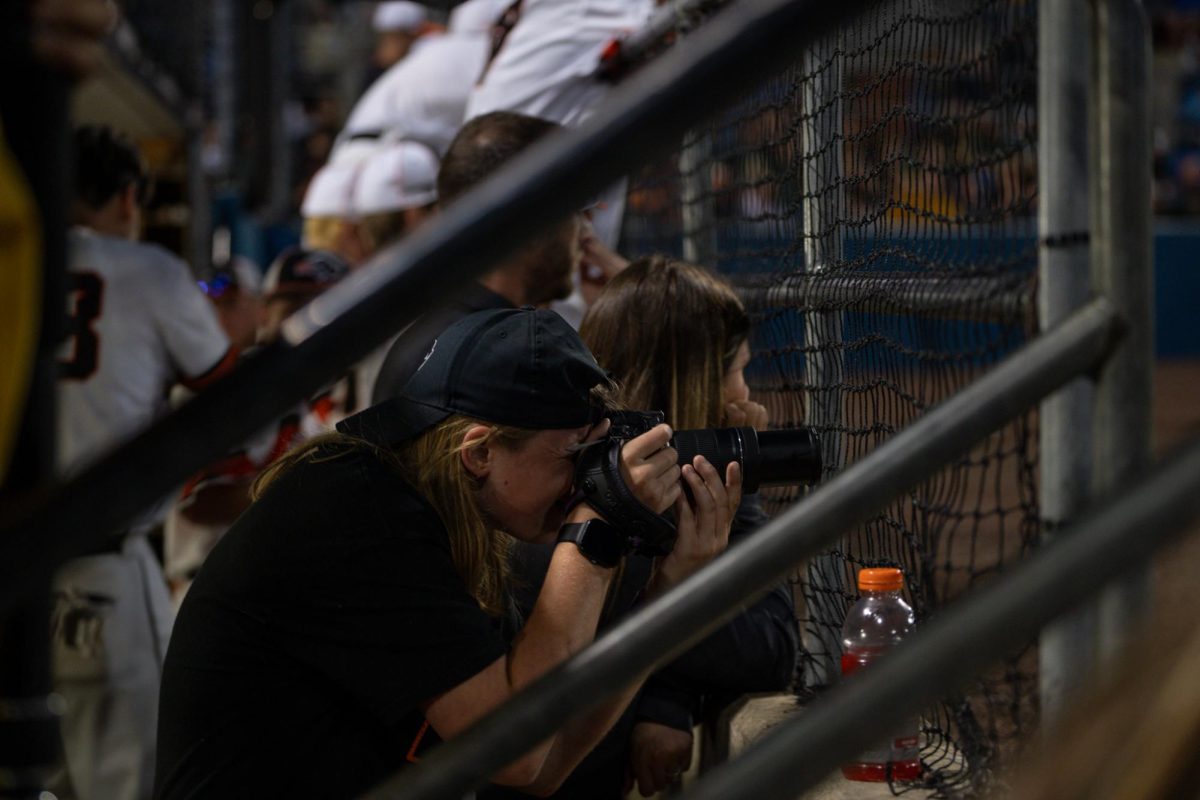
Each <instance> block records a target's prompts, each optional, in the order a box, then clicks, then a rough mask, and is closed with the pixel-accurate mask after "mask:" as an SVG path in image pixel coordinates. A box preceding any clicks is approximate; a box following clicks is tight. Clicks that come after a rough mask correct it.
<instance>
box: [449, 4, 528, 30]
mask: <svg viewBox="0 0 1200 800" xmlns="http://www.w3.org/2000/svg"><path fill="white" fill-rule="evenodd" d="M510 5H512V0H467V2H465V3H461V4H459V5H458V6H456V7H455V9H454V10H453V11H451V12H450V22H449V24H448V25H447V26H446V28H447V29H448V30H449V31H450V32H451V33H459V34H462V33H487V32H489V31H491V29H492V26H493V25H495V24H496V22H497V21H499V19H500V15H501V14H503V13H504V10H505V9H506V8H508V7H509V6H510Z"/></svg>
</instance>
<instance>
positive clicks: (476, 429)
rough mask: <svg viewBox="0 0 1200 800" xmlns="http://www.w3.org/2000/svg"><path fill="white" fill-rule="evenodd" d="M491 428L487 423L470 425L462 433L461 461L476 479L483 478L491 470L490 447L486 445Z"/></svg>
mask: <svg viewBox="0 0 1200 800" xmlns="http://www.w3.org/2000/svg"><path fill="white" fill-rule="evenodd" d="M491 433H492V429H491V428H490V427H488V426H487V425H472V426H471V427H470V428H468V429H467V432H466V433H464V434H463V440H462V451H461V452H462V462H463V466H464V467H466V468H467V472H469V473H471V474H472V475H473V476H475V478H477V479H478V480H483V479H484V478H486V477H487V476H488V473H490V472H491V471H492V455H493V451H492V448H491V447H489V446H488V437H489V436H491Z"/></svg>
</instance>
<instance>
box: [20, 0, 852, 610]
mask: <svg viewBox="0 0 1200 800" xmlns="http://www.w3.org/2000/svg"><path fill="white" fill-rule="evenodd" d="M869 6H870V2H868V0H858V1H857V2H856V1H855V0H850V2H845V3H826V2H822V0H745V2H742V3H739V4H738V5H737V7H736V8H734V9H727V10H726V11H725V12H722V13H721V14H720V15H718V16H717V17H716V18H714V19H713V20H712V21H711V22H710V23H709V24H707V25H705V26H703V27H702V28H701V29H700V30H698V31H697V32H696V34H695V35H694V36H692V37H691V38H690V39H689V41H688V47H686V48H674V49H672V50H670V51H668V52H667V53H665V54H664V55H663V56H662V57H661V58H660V59H659V60H657V61H655V62H654V63H653V64H650V65H648V66H646V67H645V68H644V69H642V70H640V71H638V72H637V73H636V74H635V75H633V76H632V77H631V78H630V80H629V82H628V83H627V84H624V85H622V86H620V87H618V89H617V90H616V91H615V92H614V93H613V95H612V97H610V98H609V102H608V103H607V104H606V105H605V106H604V107H603V108H601V109H599V110H598V111H597V113H596V115H595V116H594V117H593V118H591V119H590V120H589V121H588V122H587V123H586V124H585V125H583V126H582V127H580V128H578V129H576V130H573V131H568V132H562V133H560V134H557V135H555V136H552V137H549V138H548V139H547V141H545V142H544V143H543V144H542V145H541V146H539V147H536V148H532V149H531V151H530V152H529V153H527V154H524V155H522V156H521V157H520V158H517V159H515V160H514V161H513V163H511V164H509V165H507V166H506V167H505V168H504V169H502V170H500V171H499V172H498V173H497V174H496V175H495V176H494V177H493V178H492V179H490V180H488V181H487V182H485V183H484V184H483V185H482V186H480V187H479V188H478V189H476V190H474V191H472V192H471V193H470V194H469V195H467V196H464V197H463V198H461V199H460V200H459V201H458V202H456V203H455V204H454V205H452V206H451V207H450V208H448V209H446V211H444V212H443V213H442V214H441V215H440V217H439V219H438V220H437V221H436V222H435V223H434V224H431V225H429V226H427V227H423V228H421V229H419V230H417V231H415V232H414V233H413V234H412V235H411V236H409V237H408V238H406V239H405V240H404V242H403V243H402V244H401V245H399V246H398V247H396V248H394V249H392V250H389V251H387V252H385V253H383V254H381V255H380V256H379V257H378V258H376V259H375V260H374V261H373V262H372V263H371V264H370V265H368V267H366V268H364V269H362V270H359V271H358V272H356V273H355V274H354V275H352V276H351V278H350V279H348V280H346V281H344V282H343V283H341V284H339V285H338V286H336V287H334V288H333V289H331V290H330V291H329V292H327V293H326V294H324V295H322V296H321V297H320V298H319V299H318V300H317V301H315V302H313V303H311V304H309V306H307V307H306V308H305V309H304V310H302V311H301V312H299V313H298V314H297V315H295V316H293V317H291V318H290V319H289V320H288V321H287V323H286V324H285V326H284V338H283V340H281V341H279V342H276V343H275V344H273V345H270V346H268V347H266V348H264V349H263V350H262V351H261V352H259V353H257V354H256V355H254V356H252V357H250V358H247V359H246V360H245V362H244V363H242V364H241V365H240V366H239V367H238V368H237V369H236V370H235V371H234V372H233V373H232V374H231V375H229V376H228V377H226V378H225V379H224V380H222V381H219V382H218V383H217V384H215V385H214V386H212V387H211V388H210V389H209V390H207V391H205V392H202V393H201V394H200V395H198V396H197V397H196V398H195V399H193V400H192V401H191V402H189V403H187V404H185V405H184V406H183V407H181V408H180V409H179V410H177V411H176V412H174V413H172V414H170V415H169V416H167V417H164V418H162V419H160V420H159V421H157V422H156V423H154V424H153V425H152V426H150V427H149V428H147V429H146V430H145V431H143V432H142V433H141V434H139V435H138V436H137V437H135V438H134V439H132V440H131V441H129V442H128V443H126V444H125V445H123V446H121V447H120V448H118V449H117V450H115V451H114V452H112V453H111V454H109V455H107V456H105V457H103V458H101V459H100V460H99V461H97V462H96V463H95V464H93V465H92V466H91V467H89V468H87V469H86V470H85V471H84V472H82V473H80V474H79V475H77V476H76V477H74V478H73V479H71V480H70V481H68V482H67V483H66V484H64V485H63V486H61V487H58V488H57V489H56V490H55V491H53V492H51V493H50V494H48V495H46V496H44V497H42V498H40V499H39V500H37V501H36V502H33V503H32V504H30V505H28V506H27V507H25V508H21V509H12V508H7V509H4V512H5V514H4V521H5V524H4V525H3V529H2V530H0V610H2V609H5V608H8V607H9V606H11V605H12V604H13V603H14V602H16V601H17V599H18V598H20V597H21V596H23V595H24V594H26V593H28V592H30V591H32V590H34V589H35V585H34V578H33V576H34V575H35V574H37V573H39V572H44V571H45V570H46V569H48V568H50V567H52V566H53V565H55V564H58V563H61V562H62V561H64V560H66V559H67V558H69V557H71V556H73V555H75V554H77V553H80V552H83V551H85V550H86V549H88V548H89V547H92V546H95V545H97V544H100V543H102V542H103V539H104V538H105V537H106V536H108V535H109V534H110V533H111V532H112V531H115V530H117V529H118V528H119V527H120V526H121V525H123V524H124V523H125V522H127V521H128V520H129V519H132V518H133V517H134V516H135V515H136V514H138V513H139V512H140V511H141V510H142V509H143V508H145V507H146V506H148V505H150V504H152V503H153V502H155V501H156V500H157V499H158V498H160V497H162V496H164V495H166V494H168V493H169V492H170V491H172V490H173V489H174V488H175V487H176V486H178V485H180V484H181V483H182V482H183V481H184V480H186V479H187V477H188V476H189V475H190V474H192V473H193V472H194V471H195V470H197V469H199V468H201V467H203V466H204V465H205V464H208V463H211V462H213V461H214V460H216V459H217V458H219V457H221V456H222V455H223V454H224V453H225V452H227V451H228V450H229V449H230V448H231V447H233V446H235V445H236V444H238V443H239V442H241V441H243V440H245V439H246V438H247V437H248V436H250V435H252V434H253V433H254V432H255V431H257V430H259V429H260V428H261V427H262V426H264V425H266V424H268V423H270V422H271V421H272V420H273V419H276V418H278V417H279V416H281V415H282V414H284V413H286V412H287V411H288V410H289V409H290V408H291V407H292V405H293V404H294V403H295V402H296V401H298V400H299V399H300V398H303V397H306V396H309V395H311V394H312V393H313V392H315V391H317V390H318V389H320V388H321V387H322V386H323V385H325V384H327V383H329V382H331V381H333V380H335V379H336V378H337V377H338V376H339V375H340V374H341V372H342V371H343V370H344V369H345V367H346V365H347V364H352V363H355V362H357V361H359V360H361V359H362V358H364V357H365V356H366V355H368V354H369V353H370V352H371V351H372V350H373V349H374V348H376V347H378V346H380V345H381V344H383V343H384V342H385V341H387V339H388V338H389V337H390V336H392V335H393V334H395V333H396V332H397V331H398V330H400V329H402V328H403V327H404V326H405V325H406V324H407V323H408V322H410V321H411V320H412V319H413V318H414V317H415V316H416V315H417V314H419V313H420V312H421V311H422V310H424V309H426V308H428V307H429V306H430V304H432V303H435V302H436V301H438V300H439V299H441V298H443V297H446V296H447V295H449V294H450V292H451V291H452V290H453V289H454V288H455V287H457V286H461V285H462V284H463V283H464V282H465V281H468V280H470V279H472V278H474V277H475V276H476V275H478V274H480V273H482V272H483V271H484V270H486V269H487V268H488V267H490V266H491V265H493V264H495V263H497V261H499V260H500V259H502V258H504V256H506V255H507V254H508V253H510V252H511V251H512V250H513V249H515V248H516V247H518V246H520V245H521V244H522V243H523V242H524V241H526V240H527V238H528V237H529V236H531V235H534V234H535V233H537V232H538V231H540V230H544V226H545V224H546V221H547V220H549V219H553V218H555V217H557V216H564V215H565V214H566V213H569V211H570V210H571V209H574V208H578V207H581V206H582V205H583V204H584V202H585V201H586V200H587V199H588V198H590V197H592V196H593V195H595V193H597V192H598V191H599V190H600V189H602V188H603V187H604V186H606V185H608V184H609V183H611V181H612V180H613V178H614V177H615V176H618V175H621V174H624V173H626V172H628V171H630V170H631V169H633V168H635V167H636V166H638V165H639V164H641V163H643V162H645V161H648V160H650V159H652V158H653V157H655V156H656V155H660V154H661V153H662V152H664V151H666V150H668V149H670V148H671V147H672V146H674V145H676V144H677V142H678V141H679V139H680V137H681V136H682V135H683V133H684V131H686V130H687V129H688V127H689V126H691V125H694V124H695V123H696V122H698V121H700V120H701V119H704V118H706V117H708V116H709V115H711V113H712V112H713V110H714V109H715V108H719V107H720V106H721V105H723V104H725V103H728V102H732V101H733V100H734V99H736V97H737V95H738V92H739V91H740V89H741V87H742V86H743V84H744V82H745V81H750V80H757V79H761V78H764V77H766V76H767V75H769V74H771V73H772V72H773V71H774V70H776V69H778V68H780V67H781V66H782V65H784V64H786V63H787V62H788V61H789V60H790V59H791V58H792V57H793V54H794V53H795V48H798V47H803V46H804V44H805V43H806V42H810V41H812V40H814V39H815V38H816V37H817V36H819V35H821V33H822V32H825V31H828V30H830V29H832V28H834V27H835V26H836V25H838V24H839V23H842V22H844V21H845V20H848V19H850V18H852V17H853V16H854V15H856V14H858V13H861V12H862V11H863V10H864V9H866V8H867V7H869Z"/></svg>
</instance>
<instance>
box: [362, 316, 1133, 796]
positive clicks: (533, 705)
mask: <svg viewBox="0 0 1200 800" xmlns="http://www.w3.org/2000/svg"><path fill="white" fill-rule="evenodd" d="M1119 337H1120V323H1119V321H1118V319H1117V317H1116V316H1115V314H1114V313H1113V311H1112V308H1111V307H1110V306H1109V304H1108V303H1107V301H1104V300H1097V301H1095V302H1093V303H1092V304H1091V305H1089V306H1086V307H1085V308H1083V309H1081V310H1080V311H1079V312H1077V313H1076V314H1075V315H1073V316H1072V317H1070V318H1069V319H1067V320H1066V321H1064V322H1063V324H1061V325H1059V326H1058V327H1056V328H1054V329H1051V330H1050V331H1048V332H1047V333H1046V334H1045V335H1044V336H1042V337H1040V338H1039V339H1037V340H1035V341H1033V342H1032V343H1030V344H1029V345H1027V346H1026V347H1024V348H1022V349H1021V350H1020V351H1018V352H1016V353H1014V354H1013V355H1012V356H1011V357H1009V358H1008V359H1006V360H1005V361H1003V362H1002V363H1001V364H999V365H998V366H997V367H996V368H995V369H993V370H992V371H991V372H989V373H988V374H987V375H985V376H984V377H982V378H981V379H979V380H978V381H976V382H975V383H973V384H971V385H970V386H968V387H967V388H965V389H963V390H962V391H961V392H959V393H958V394H957V395H955V396H954V397H951V398H950V399H949V400H947V401H946V402H944V403H942V404H941V405H939V406H938V407H937V408H934V409H933V410H931V411H930V412H929V413H927V414H926V415H925V416H924V417H922V418H921V419H919V420H917V421H916V422H914V423H913V424H912V425H910V426H909V427H907V428H905V429H904V430H903V431H901V432H900V433H898V434H896V435H895V436H894V437H892V438H891V439H889V440H888V441H887V442H885V443H884V444H883V445H881V446H880V447H878V448H877V449H876V450H875V451H874V452H873V453H871V454H870V455H869V456H867V457H865V458H863V459H862V460H861V461H859V462H857V463H855V464H853V465H852V466H850V467H849V468H848V469H846V470H845V471H844V472H842V473H841V474H839V475H838V476H836V477H835V478H833V479H832V480H831V481H830V482H829V483H827V484H825V485H824V486H822V487H821V488H820V489H818V490H817V491H816V492H814V493H813V494H812V495H810V496H809V497H808V498H807V499H805V500H803V501H802V502H799V503H797V504H796V505H794V506H792V507H791V508H790V509H789V510H788V511H786V512H785V513H783V514H781V515H780V516H779V517H777V518H776V519H775V520H773V521H772V522H771V523H769V524H767V525H766V526H764V527H763V528H761V529H760V530H759V531H758V532H757V533H755V535H754V538H753V540H752V541H750V542H747V543H746V544H744V545H743V546H741V547H739V548H737V549H735V550H731V551H730V552H729V553H727V554H725V555H724V556H722V557H721V558H720V559H718V560H717V561H715V562H713V563H712V564H710V565H709V566H708V567H706V568H705V569H703V570H701V571H700V572H698V573H696V574H695V575H693V576H692V577H691V578H689V579H688V580H687V581H685V582H684V583H682V584H681V585H679V586H677V587H676V588H675V589H673V590H671V591H670V592H668V593H667V594H665V595H663V596H662V597H661V598H659V599H658V600H656V601H655V602H653V603H651V604H649V605H648V606H646V607H645V608H644V609H642V610H641V611H639V612H638V613H636V614H634V615H632V616H631V617H629V618H627V619H626V620H625V621H623V622H622V623H620V624H619V625H617V626H616V627H615V628H613V629H612V630H611V631H609V632H608V633H607V634H605V635H604V636H603V637H601V638H600V639H598V640H597V641H596V642H595V643H594V644H593V645H592V646H591V647H589V648H588V649H587V650H585V651H583V652H582V653H580V654H579V655H578V656H576V657H575V658H573V659H571V660H570V661H569V662H567V663H566V664H564V665H563V666H562V667H560V668H558V669H557V670H555V671H553V672H551V673H549V674H548V675H546V676H545V677H544V678H542V679H541V680H539V681H538V682H537V683H536V684H534V685H533V686H531V687H529V688H528V689H526V690H525V691H523V692H521V693H520V694H519V695H517V696H516V697H515V698H513V699H512V700H510V701H509V702H507V703H505V704H504V705H503V706H501V707H500V708H499V709H497V710H496V711H494V712H493V713H491V714H489V715H488V716H487V717H485V718H484V719H483V720H482V721H480V722H479V723H478V724H477V725H475V726H474V727H473V728H471V729H470V730H469V731H467V732H466V733H465V734H463V735H462V736H460V737H458V738H456V739H454V740H452V741H451V742H448V743H446V744H445V745H442V746H441V747H439V748H438V749H437V750H435V751H434V752H433V753H431V754H430V755H429V756H428V757H427V758H425V759H424V760H423V761H422V762H421V763H420V764H419V765H417V766H416V767H410V768H408V769H406V770H404V771H402V772H400V773H398V774H397V775H396V776H394V777H393V778H392V779H391V780H389V781H387V782H386V783H384V784H383V785H381V786H380V787H378V788H377V789H376V790H375V791H374V792H372V793H371V794H370V795H369V797H372V798H384V797H388V798H391V797H396V798H400V797H402V798H405V800H435V799H436V798H460V797H462V796H463V795H464V794H466V793H467V792H469V791H470V790H471V789H473V788H475V787H476V786H478V785H479V784H481V783H482V782H483V781H484V780H486V778H487V776H488V775H491V774H493V773H495V772H497V771H498V770H500V769H501V768H503V767H504V765H506V764H508V763H509V762H511V761H513V760H514V759H516V758H517V757H519V756H520V755H521V754H522V753H524V752H526V751H527V750H529V748H531V747H532V746H533V745H535V744H536V743H537V742H539V741H542V740H543V739H545V738H546V737H547V736H549V735H551V734H552V733H553V732H554V731H555V730H556V729H557V728H559V727H560V726H561V725H562V724H563V723H564V722H566V721H567V720H568V719H569V718H570V717H571V716H572V715H574V714H576V713H579V712H582V711H584V710H585V709H587V708H591V707H593V706H594V705H595V704H596V703H597V702H598V701H600V700H602V699H603V698H604V697H605V696H606V695H608V694H610V693H611V692H613V691H615V690H616V689H618V688H619V687H621V686H624V685H626V684H627V683H629V682H631V681H632V680H634V679H635V678H636V676H638V675H642V674H644V673H646V672H648V671H650V670H651V669H653V668H654V667H656V666H658V665H660V664H663V663H665V662H666V661H668V660H670V659H671V658H672V657H673V656H675V655H677V654H678V653H680V652H682V651H684V650H686V649H687V648H688V647H690V646H691V645H693V644H695V643H696V642H698V641H699V640H700V639H702V638H703V637H704V636H705V635H707V634H708V633H710V632H711V631H713V630H715V629H716V628H717V627H719V626H720V625H722V624H724V623H725V622H726V621H727V620H729V619H730V618H732V617H733V616H734V615H736V614H737V613H738V611H739V610H740V609H741V608H742V607H744V605H745V604H747V603H749V602H752V601H753V599H754V598H755V597H757V596H759V595H760V594H762V592H763V591H765V589H766V588H767V587H769V586H771V585H772V584H774V583H775V582H776V581H778V580H780V579H782V578H783V577H784V576H785V575H787V574H788V573H789V572H790V570H792V569H793V568H794V566H795V565H796V564H798V563H800V562H801V561H802V560H803V559H805V558H808V557H811V556H813V555H815V554H817V553H819V552H821V551H822V550H823V549H824V548H826V547H828V546H829V545H831V544H832V543H833V542H835V541H836V540H837V538H838V537H839V536H841V535H842V534H843V533H844V532H845V531H846V530H848V529H850V528H851V527H853V526H854V525H857V524H860V523H862V522H865V521H866V520H868V519H870V518H871V517H872V516H873V515H875V514H877V513H879V511H880V510H881V509H883V508H884V507H885V506H886V505H887V504H888V503H889V502H891V501H892V500H893V499H894V498H895V497H896V496H898V495H900V494H902V493H904V492H905V491H908V490H909V489H910V488H912V487H913V486H915V485H917V484H918V483H920V482H921V481H923V480H925V479H927V478H928V477H930V476H931V475H933V474H934V473H936V472H937V470H939V469H941V468H942V467H944V466H945V465H946V464H948V463H950V462H951V461H952V460H953V459H954V458H956V457H958V456H960V455H961V454H962V453H963V452H965V451H966V450H968V449H969V448H970V446H971V445H972V444H974V443H975V442H977V441H979V440H980V439H982V438H983V437H985V436H987V435H988V434H990V433H992V432H994V431H995V430H997V429H998V428H1000V427H1001V426H1002V425H1004V424H1005V423H1006V422H1008V421H1009V420H1011V419H1013V418H1014V417H1016V416H1017V415H1019V414H1021V413H1022V412H1024V411H1025V410H1027V409H1029V408H1030V407H1032V406H1033V405H1035V404H1036V403H1038V401H1040V400H1041V399H1042V398H1043V397H1045V396H1046V395H1048V394H1050V393H1051V392H1053V391H1055V390H1056V389H1058V388H1060V387H1061V386H1063V385H1064V384H1065V383H1067V382H1068V381H1070V380H1072V379H1074V378H1076V377H1078V376H1080V375H1083V374H1086V373H1088V372H1089V371H1091V370H1093V369H1095V368H1096V367H1098V365H1099V364H1101V363H1102V361H1103V360H1104V358H1105V356H1106V355H1107V354H1108V353H1109V352H1110V351H1111V349H1112V347H1113V345H1114V344H1115V342H1116V341H1117V340H1118V339H1119ZM726 796H728V797H752V796H754V795H753V794H746V793H742V792H740V791H739V792H734V793H732V794H729V795H726Z"/></svg>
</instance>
